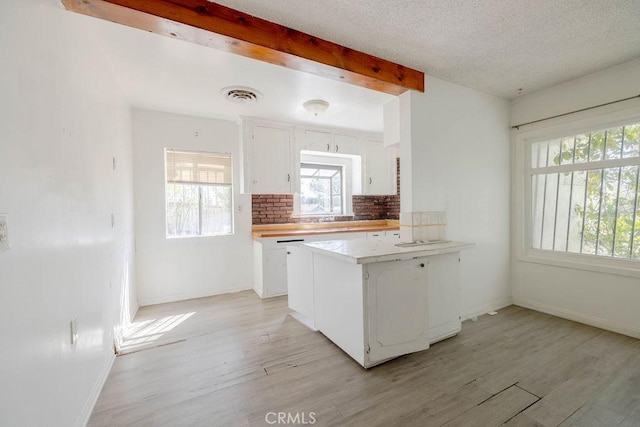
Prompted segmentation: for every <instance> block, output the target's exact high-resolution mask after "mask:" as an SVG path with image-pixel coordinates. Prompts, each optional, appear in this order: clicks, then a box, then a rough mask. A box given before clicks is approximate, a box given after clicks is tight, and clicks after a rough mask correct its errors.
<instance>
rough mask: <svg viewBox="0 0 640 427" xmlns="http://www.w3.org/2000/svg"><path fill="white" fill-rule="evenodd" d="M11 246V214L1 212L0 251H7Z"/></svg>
mask: <svg viewBox="0 0 640 427" xmlns="http://www.w3.org/2000/svg"><path fill="white" fill-rule="evenodd" d="M9 248H10V246H9V216H8V215H7V214H0V251H6V250H7V249H9Z"/></svg>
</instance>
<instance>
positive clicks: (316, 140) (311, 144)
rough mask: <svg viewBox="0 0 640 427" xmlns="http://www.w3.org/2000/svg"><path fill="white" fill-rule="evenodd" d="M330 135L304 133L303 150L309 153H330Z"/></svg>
mask: <svg viewBox="0 0 640 427" xmlns="http://www.w3.org/2000/svg"><path fill="white" fill-rule="evenodd" d="M332 145H333V141H332V135H331V134H330V133H329V132H318V131H315V130H306V131H305V132H304V149H305V150H309V151H322V152H325V153H326V152H332V151H333V149H332Z"/></svg>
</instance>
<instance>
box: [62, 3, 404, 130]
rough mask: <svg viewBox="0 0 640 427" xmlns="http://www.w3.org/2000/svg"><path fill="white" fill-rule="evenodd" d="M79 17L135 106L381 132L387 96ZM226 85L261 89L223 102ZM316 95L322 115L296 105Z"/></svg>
mask: <svg viewBox="0 0 640 427" xmlns="http://www.w3.org/2000/svg"><path fill="white" fill-rule="evenodd" d="M69 13H71V12H69ZM78 16H79V15H78ZM79 19H92V20H93V21H94V22H95V29H96V32H97V35H98V39H99V40H100V42H101V45H102V48H103V49H104V51H105V56H106V58H107V60H108V61H109V63H110V65H111V68H112V70H113V72H114V74H115V76H116V78H117V79H118V81H119V83H120V87H121V88H122V91H123V94H124V96H125V98H126V99H127V101H128V102H129V103H130V104H131V105H132V106H134V107H137V108H143V109H149V110H158V111H167V112H172V113H178V114H185V115H195V116H205V117H214V118H220V119H225V120H238V119H239V117H240V116H249V117H258V118H263V119H270V120H279V121H286V122H298V123H309V124H312V125H319V126H334V127H339V128H346V129H353V130H361V131H369V132H382V130H383V123H382V106H383V105H384V104H385V103H386V102H388V101H389V100H391V99H392V98H393V97H392V96H391V95H387V94H385V93H381V92H376V91H373V90H369V89H365V88H362V87H359V86H354V85H350V84H347V83H343V82H339V81H335V80H329V79H326V78H323V77H319V76H315V75H312V74H308V73H303V72H299V71H294V70H290V69H287V68H284V67H280V66H276V65H272V64H268V63H264V62H260V61H256V60H252V59H248V58H244V57H242V56H239V55H234V54H231V53H226V52H222V51H219V50H215V49H212V48H209V47H204V46H201V45H197V44H193V43H188V42H184V41H181V40H176V39H173V38H170V37H164V36H160V35H157V34H153V33H149V32H145V31H141V30H137V29H133V28H129V27H125V26H123V25H119V24H114V23H111V22H107V21H102V20H97V19H94V18H88V17H83V16H79ZM234 85H238V86H248V87H251V88H254V89H256V90H257V91H259V92H260V93H261V94H262V95H263V96H262V97H261V99H260V100H259V101H258V102H257V103H255V104H251V105H238V104H233V103H230V102H228V101H227V99H226V98H225V96H223V94H222V93H221V92H220V91H221V89H223V88H225V87H228V86H234ZM318 98H319V99H323V100H326V101H328V102H329V103H330V106H329V109H328V110H327V111H326V112H325V113H324V114H322V115H320V116H318V117H313V116H312V115H310V114H309V113H307V112H306V111H305V110H304V108H303V107H302V104H303V102H305V101H308V100H311V99H318Z"/></svg>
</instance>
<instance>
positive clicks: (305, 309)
mask: <svg viewBox="0 0 640 427" xmlns="http://www.w3.org/2000/svg"><path fill="white" fill-rule="evenodd" d="M287 294H288V298H289V308H290V309H292V310H295V311H297V312H298V313H300V314H302V315H303V316H305V317H307V318H308V319H309V320H311V321H312V322H313V320H314V313H313V252H311V251H310V250H306V249H302V248H299V247H295V246H287Z"/></svg>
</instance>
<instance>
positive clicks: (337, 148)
mask: <svg viewBox="0 0 640 427" xmlns="http://www.w3.org/2000/svg"><path fill="white" fill-rule="evenodd" d="M339 149H340V147H338V144H336V153H337V152H338V150H339Z"/></svg>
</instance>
